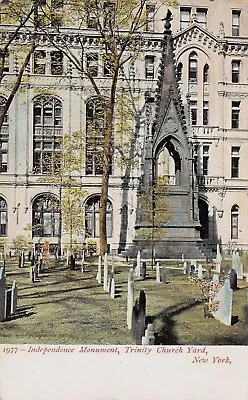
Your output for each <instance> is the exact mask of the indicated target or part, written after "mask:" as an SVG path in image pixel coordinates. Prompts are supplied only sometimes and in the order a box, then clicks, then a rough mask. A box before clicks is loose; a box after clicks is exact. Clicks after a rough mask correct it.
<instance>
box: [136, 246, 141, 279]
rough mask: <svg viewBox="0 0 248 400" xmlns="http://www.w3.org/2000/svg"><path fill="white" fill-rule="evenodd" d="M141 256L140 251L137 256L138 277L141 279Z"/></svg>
mask: <svg viewBox="0 0 248 400" xmlns="http://www.w3.org/2000/svg"><path fill="white" fill-rule="evenodd" d="M140 264H141V256H140V250H139V251H138V254H137V266H136V271H135V272H136V276H138V277H140V269H141V268H140V267H141V265H140Z"/></svg>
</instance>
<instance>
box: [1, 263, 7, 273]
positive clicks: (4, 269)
mask: <svg viewBox="0 0 248 400" xmlns="http://www.w3.org/2000/svg"><path fill="white" fill-rule="evenodd" d="M2 268H3V274H4V275H5V271H6V260H3V266H2Z"/></svg>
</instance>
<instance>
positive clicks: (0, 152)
mask: <svg viewBox="0 0 248 400" xmlns="http://www.w3.org/2000/svg"><path fill="white" fill-rule="evenodd" d="M5 104H6V99H5V98H4V97H2V96H0V112H3V108H4V106H5ZM8 149H9V120H8V114H7V113H6V114H5V115H4V120H3V126H2V129H1V132H0V172H7V170H8Z"/></svg>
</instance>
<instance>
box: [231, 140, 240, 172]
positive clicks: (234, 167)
mask: <svg viewBox="0 0 248 400" xmlns="http://www.w3.org/2000/svg"><path fill="white" fill-rule="evenodd" d="M239 152H240V147H238V146H233V147H232V155H231V178H238V177H239Z"/></svg>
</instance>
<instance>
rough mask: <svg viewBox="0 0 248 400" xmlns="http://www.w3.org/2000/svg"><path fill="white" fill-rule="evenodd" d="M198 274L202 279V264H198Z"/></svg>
mask: <svg viewBox="0 0 248 400" xmlns="http://www.w3.org/2000/svg"><path fill="white" fill-rule="evenodd" d="M197 275H198V279H202V265H201V264H199V265H198V270H197Z"/></svg>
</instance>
